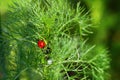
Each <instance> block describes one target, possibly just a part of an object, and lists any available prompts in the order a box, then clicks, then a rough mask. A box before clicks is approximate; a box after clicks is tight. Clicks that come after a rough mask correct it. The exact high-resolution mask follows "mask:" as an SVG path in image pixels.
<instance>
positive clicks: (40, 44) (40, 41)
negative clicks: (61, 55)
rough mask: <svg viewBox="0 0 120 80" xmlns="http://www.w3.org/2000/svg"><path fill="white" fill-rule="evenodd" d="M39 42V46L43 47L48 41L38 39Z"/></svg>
mask: <svg viewBox="0 0 120 80" xmlns="http://www.w3.org/2000/svg"><path fill="white" fill-rule="evenodd" d="M37 44H38V47H39V48H41V49H42V48H44V47H45V46H46V43H45V41H44V40H38V43H37Z"/></svg>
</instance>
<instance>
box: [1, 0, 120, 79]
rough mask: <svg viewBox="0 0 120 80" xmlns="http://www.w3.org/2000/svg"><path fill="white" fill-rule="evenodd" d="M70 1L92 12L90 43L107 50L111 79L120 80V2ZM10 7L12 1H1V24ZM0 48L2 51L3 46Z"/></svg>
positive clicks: (110, 0)
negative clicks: (109, 59) (79, 2)
mask: <svg viewBox="0 0 120 80" xmlns="http://www.w3.org/2000/svg"><path fill="white" fill-rule="evenodd" d="M70 1H73V2H74V3H76V2H78V1H81V5H82V6H84V7H85V8H86V10H90V15H91V18H92V23H93V24H94V26H93V32H94V33H93V34H90V35H89V37H90V39H89V41H90V43H96V44H99V45H101V46H104V47H106V48H107V50H108V51H109V53H108V54H109V55H110V57H111V70H110V72H111V75H112V77H111V78H112V80H120V0H70ZM8 5H12V0H0V14H1V16H0V22H1V20H2V19H5V13H6V12H7V10H8V8H9V6H8ZM0 35H1V25H0ZM0 41H1V40H0ZM0 48H1V49H0V50H2V46H0ZM0 60H1V59H0ZM1 76H2V74H1V72H0V77H1Z"/></svg>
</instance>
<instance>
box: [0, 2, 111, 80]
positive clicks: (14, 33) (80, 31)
mask: <svg viewBox="0 0 120 80" xmlns="http://www.w3.org/2000/svg"><path fill="white" fill-rule="evenodd" d="M84 10H85V9H84V8H82V7H81V6H80V3H77V6H76V7H73V5H72V3H70V1H68V0H18V1H17V0H16V1H14V5H13V6H11V8H10V9H9V12H8V13H7V19H6V20H5V21H2V36H1V37H2V39H4V41H3V43H1V45H2V44H4V46H6V49H7V50H5V51H6V52H3V53H4V54H5V59H6V65H5V66H6V75H7V76H6V80H18V79H19V80H22V79H26V80H106V77H107V72H105V71H106V70H107V69H108V68H109V58H108V56H107V54H106V53H107V51H106V50H105V49H104V48H101V47H97V46H95V45H94V46H91V45H89V44H87V42H86V40H85V39H84V38H83V36H85V35H87V34H88V33H91V31H90V30H88V29H89V28H90V26H91V21H90V17H89V15H88V12H86V13H85V11H84ZM38 39H40V40H44V41H45V42H46V43H47V46H48V47H50V49H51V52H49V53H48V54H45V52H44V51H45V49H40V48H39V47H38V46H37V40H38ZM49 61H50V62H49Z"/></svg>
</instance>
